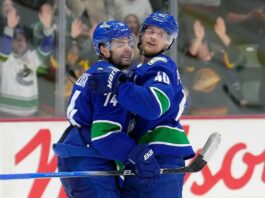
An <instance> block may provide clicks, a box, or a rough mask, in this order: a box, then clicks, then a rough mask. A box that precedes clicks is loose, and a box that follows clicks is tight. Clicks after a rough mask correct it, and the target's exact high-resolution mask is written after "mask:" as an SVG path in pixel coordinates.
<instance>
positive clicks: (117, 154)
mask: <svg viewBox="0 0 265 198" xmlns="http://www.w3.org/2000/svg"><path fill="white" fill-rule="evenodd" d="M108 66H112V65H111V64H110V63H109V62H107V61H98V62H97V63H95V64H94V65H93V66H92V67H91V68H90V69H89V70H87V71H86V72H85V73H84V74H83V75H82V76H81V77H80V78H79V79H78V80H77V81H76V83H75V85H74V87H73V91H72V94H71V97H70V100H69V105H68V108H67V118H68V120H69V122H70V123H71V124H72V125H73V126H75V127H78V128H80V129H82V130H81V131H84V129H85V132H84V136H85V140H86V141H87V143H88V145H89V146H91V147H92V148H94V149H95V150H96V151H98V152H99V153H100V155H102V156H103V157H105V158H106V159H110V160H117V161H121V162H124V161H125V160H126V159H127V155H128V152H129V151H130V150H131V149H132V148H133V147H134V146H135V143H134V141H133V140H132V139H131V138H129V137H128V135H127V133H126V131H127V127H128V113H127V111H126V110H124V109H123V108H122V107H121V106H120V104H119V103H118V101H117V99H116V95H113V94H112V93H106V94H104V95H98V94H94V93H91V91H89V88H88V78H89V75H90V73H91V72H93V71H95V70H96V69H98V68H99V67H102V68H104V67H108Z"/></svg>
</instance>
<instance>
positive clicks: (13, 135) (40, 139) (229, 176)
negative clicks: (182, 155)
mask: <svg viewBox="0 0 265 198" xmlns="http://www.w3.org/2000/svg"><path fill="white" fill-rule="evenodd" d="M182 124H183V125H184V127H185V129H188V130H187V131H188V136H189V139H190V142H191V143H192V145H193V146H194V149H195V150H197V149H199V148H201V147H202V146H203V145H204V143H205V141H206V139H207V138H208V136H209V135H210V134H211V133H212V132H219V133H220V134H221V135H222V142H221V145H220V148H219V149H218V150H217V153H216V154H215V155H214V156H213V158H212V159H211V160H210V162H209V166H207V167H206V168H205V169H204V170H203V171H202V172H199V173H195V174H191V175H189V176H188V177H187V179H186V181H185V185H184V192H183V197H184V198H197V197H203V198H264V197H265V141H264V137H265V134H264V133H265V118H263V119H216V120H214V119H197V120H196V119H194V120H192V119H184V120H182ZM67 125H68V124H67V122H64V121H42V122H41V121H39V122H36V121H33V122H30V121H26V122H0V156H1V158H0V159H1V160H0V173H22V172H40V171H41V172H53V171H55V168H56V164H55V157H54V154H53V152H52V149H51V146H52V143H54V142H56V141H57V140H58V139H59V137H60V135H61V134H62V132H63V130H64V129H65V128H66V127H67ZM60 190H61V185H60V182H59V179H50V180H9V181H0V197H3V198H24V197H25V198H26V197H29V198H38V197H42V198H51V197H60V198H63V197H64V196H63V195H62V194H61V195H60Z"/></svg>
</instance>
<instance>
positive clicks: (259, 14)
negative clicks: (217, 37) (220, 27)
mask: <svg viewBox="0 0 265 198" xmlns="http://www.w3.org/2000/svg"><path fill="white" fill-rule="evenodd" d="M220 10H221V11H222V12H223V13H222V14H223V16H224V18H225V20H226V21H227V25H228V30H229V32H230V34H231V36H232V39H233V40H234V41H235V42H236V43H237V44H249V43H252V44H253V43H255V44H258V43H259V42H260V41H261V40H263V39H264V38H265V2H264V0H251V1H247V0H225V1H222V3H221V8H220ZM238 35H240V36H238Z"/></svg>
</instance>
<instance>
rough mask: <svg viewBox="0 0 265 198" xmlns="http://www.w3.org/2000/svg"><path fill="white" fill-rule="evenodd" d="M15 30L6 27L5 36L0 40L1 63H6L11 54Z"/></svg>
mask: <svg viewBox="0 0 265 198" xmlns="http://www.w3.org/2000/svg"><path fill="white" fill-rule="evenodd" d="M13 35H14V29H11V28H8V27H5V29H4V34H3V36H2V37H1V38H0V61H1V62H5V61H7V59H8V56H9V55H10V53H11V47H12V39H13Z"/></svg>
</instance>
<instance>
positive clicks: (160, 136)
mask: <svg viewBox="0 0 265 198" xmlns="http://www.w3.org/2000/svg"><path fill="white" fill-rule="evenodd" d="M130 78H131V81H132V82H126V83H122V84H121V85H120V86H119V87H118V94H117V99H118V102H119V103H120V104H121V105H122V106H123V107H124V108H126V109H127V110H128V111H130V112H132V113H133V114H134V115H135V122H132V123H133V124H134V127H130V128H133V129H132V131H131V132H130V133H129V135H130V136H131V137H132V138H133V139H134V140H135V141H136V142H137V143H148V144H149V145H151V147H152V149H153V150H154V151H155V153H156V155H167V156H178V157H183V158H184V159H188V158H190V157H193V156H194V151H193V149H192V147H191V145H190V143H189V141H188V138H187V137H186V134H185V133H184V130H183V129H182V126H181V124H180V122H179V118H180V116H181V114H182V113H183V111H184V109H185V103H186V98H185V94H184V91H183V87H182V83H181V79H180V76H179V72H178V69H177V66H176V64H175V63H174V62H173V61H172V59H171V58H169V57H168V56H166V55H159V56H156V57H154V58H152V59H151V60H150V61H149V62H147V63H145V64H139V65H136V66H135V67H134V68H133V69H132V71H131V74H130Z"/></svg>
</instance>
